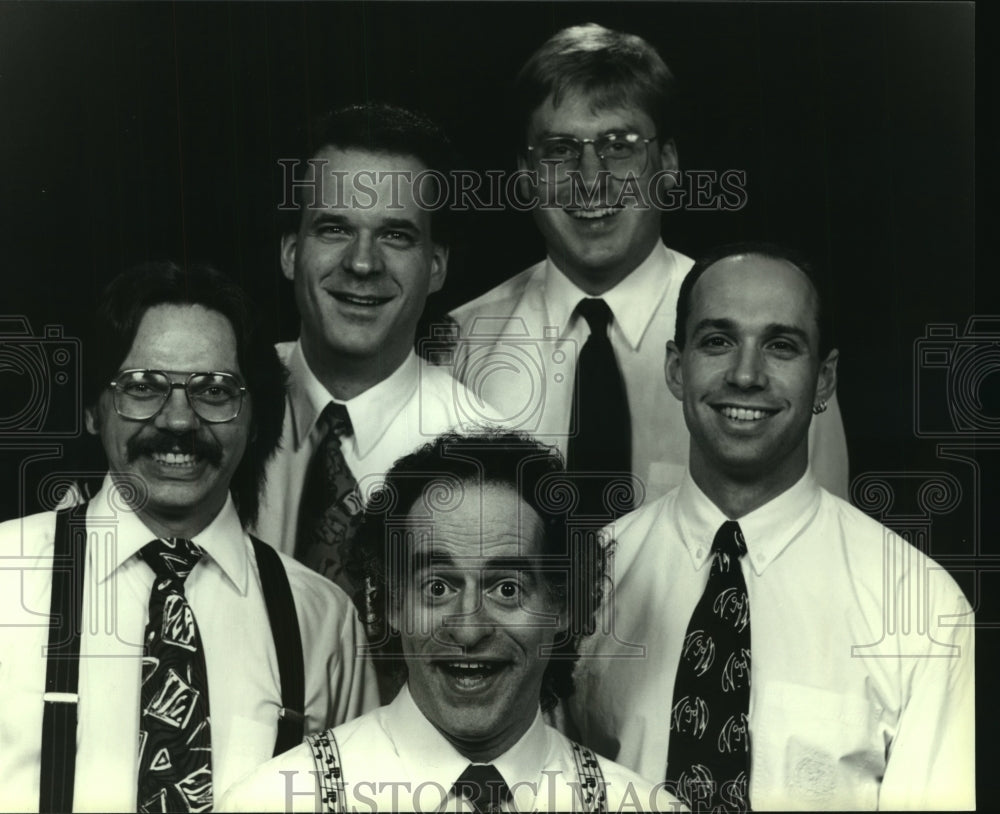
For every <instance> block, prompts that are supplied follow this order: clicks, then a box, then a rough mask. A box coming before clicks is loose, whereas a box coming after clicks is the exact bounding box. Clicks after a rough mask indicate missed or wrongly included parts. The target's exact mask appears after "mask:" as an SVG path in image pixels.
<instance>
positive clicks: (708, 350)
mask: <svg viewBox="0 0 1000 814" xmlns="http://www.w3.org/2000/svg"><path fill="white" fill-rule="evenodd" d="M820 282H821V279H820V278H819V277H818V275H817V273H816V272H815V271H814V270H813V269H812V267H811V265H810V264H809V263H807V262H806V261H804V260H803V259H802V258H800V257H798V256H797V255H796V254H795V253H793V252H790V251H788V250H787V249H784V248H781V247H777V246H771V245H767V244H743V245H737V246H729V247H723V248H721V249H719V250H716V251H714V252H712V253H710V254H709V255H707V256H706V257H704V258H703V259H701V260H699V262H697V263H696V264H695V265H694V267H693V268H692V269H691V272H690V274H689V275H688V276H687V277H686V278H685V280H684V283H683V285H682V286H681V291H680V295H679V297H678V301H677V330H676V335H675V337H674V339H672V340H671V341H670V342H669V344H668V345H667V364H666V380H667V386H668V388H669V390H670V392H671V393H672V394H673V396H674V397H675V398H676V399H677V400H678V401H679V402H680V403H681V406H682V409H683V413H684V420H685V421H686V422H687V426H688V429H689V430H690V434H691V442H690V443H691V450H690V466H689V469H688V471H687V472H686V473H685V475H684V478H683V480H682V482H681V484H680V486H679V487H678V488H677V489H674V490H673V491H671V492H669V493H668V494H667V495H665V496H664V497H662V498H660V499H659V500H656V501H653V502H652V503H649V504H647V505H646V506H644V507H643V508H641V509H639V510H637V511H635V512H633V513H631V514H629V515H626V516H625V517H623V518H621V519H619V520H618V521H617V522H616V523H615V524H614V525H613V526H612V527H611V529H610V531H611V533H612V534H613V535H614V536H615V538H616V546H615V573H614V583H615V588H614V593H613V597H614V599H613V601H612V602H611V603H610V604H609V606H608V609H607V610H608V613H609V614H610V615H609V623H610V624H612V625H613V630H614V636H607V635H595V636H593V637H590V638H589V639H588V640H587V641H586V642H585V643H584V645H583V646H582V648H581V650H582V653H583V655H582V656H581V660H580V663H579V669H578V670H577V674H576V676H575V678H576V681H577V694H576V695H575V696H574V697H573V698H572V699H571V700H570V707H571V711H572V718H573V720H574V721H575V722H576V724H577V725H578V728H579V734H580V736H581V737H582V739H583V742H584V743H586V744H587V745H588V746H590V747H591V748H593V749H595V750H596V751H598V752H600V753H601V754H606V755H608V756H609V757H612V758H614V759H615V760H618V761H619V762H621V763H623V764H624V765H626V766H629V767H630V768H632V769H634V770H635V771H637V772H639V773H640V774H642V775H643V776H644V777H647V778H649V779H651V780H653V779H660V780H665V781H666V782H668V783H669V784H670V787H671V788H672V789H673V790H675V793H676V794H677V796H679V797H681V799H683V800H685V801H686V802H687V803H688V804H689V805H690V806H691V810H692V811H747V810H750V809H754V810H811V811H816V810H824V811H827V810H840V811H856V810H874V809H888V810H897V809H907V810H914V809H916V810H941V809H961V810H965V809H970V808H972V809H974V808H975V783H974V774H975V769H974V767H975V723H974V710H975V686H974V680H975V672H974V658H975V657H974V636H973V632H974V624H975V621H974V617H973V613H972V609H971V608H970V606H969V603H968V601H967V600H966V598H965V596H964V594H963V593H962V590H961V589H960V588H959V586H958V585H957V584H956V582H955V580H954V579H953V578H952V577H951V575H950V574H948V572H947V571H945V570H944V569H943V568H942V567H941V566H940V565H938V564H937V563H935V562H934V561H933V560H931V559H930V558H929V557H927V556H926V555H925V554H923V553H922V552H920V551H918V550H917V548H915V547H914V546H912V545H911V544H910V543H908V542H906V541H905V540H903V539H901V538H900V537H898V536H896V535H895V534H894V533H893V532H892V531H891V530H889V529H887V528H885V527H883V526H881V525H880V524H879V523H877V522H875V521H874V520H872V519H871V518H870V517H868V516H867V515H866V514H864V513H862V512H861V511H859V510H857V509H855V508H854V507H852V506H850V505H849V504H848V503H846V502H845V501H843V500H841V499H839V498H837V497H835V496H833V495H832V494H830V493H829V492H827V491H826V490H825V489H823V488H821V487H820V485H819V484H818V482H817V479H816V478H815V476H814V475H813V473H812V472H811V471H810V469H809V455H808V450H807V443H808V436H809V425H810V423H811V422H812V421H813V420H814V416H815V414H816V413H817V412H819V411H820V410H821V408H822V407H823V405H824V404H825V403H827V402H829V400H830V398H831V397H832V396H833V393H834V390H835V388H836V385H837V361H838V352H837V350H836V345H835V343H834V338H833V336H832V324H831V320H830V317H829V314H828V313H827V311H826V310H825V309H826V305H825V303H826V301H825V300H824V298H823V296H822V290H821V288H820ZM637 653H638V654H639V657H635V656H636V654H637ZM629 656H633V657H631V658H630V657H629Z"/></svg>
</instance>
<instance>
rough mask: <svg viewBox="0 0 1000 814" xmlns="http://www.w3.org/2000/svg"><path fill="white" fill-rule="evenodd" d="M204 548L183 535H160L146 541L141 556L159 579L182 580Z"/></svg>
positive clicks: (198, 558) (186, 576)
mask: <svg viewBox="0 0 1000 814" xmlns="http://www.w3.org/2000/svg"><path fill="white" fill-rule="evenodd" d="M204 554H205V550H204V549H203V548H202V547H201V546H200V545H198V544H197V543H196V542H194V541H193V540H185V539H184V538H183V537H160V538H157V539H156V540H153V541H152V542H151V543H146V545H144V546H143V547H142V548H141V549H140V550H139V556H141V557H142V558H143V559H144V560H145V561H146V562H147V563H148V564H149V567H150V568H152V569H153V572H154V573H155V574H156V576H157V577H159V578H160V579H171V580H173V579H177V580H180V582H182V583H183V582H184V580H186V579H187V578H188V574H190V573H191V570H192V569H193V568H194V567H195V565H196V564H197V562H198V560H200V559H201V558H202V557H203V556H204Z"/></svg>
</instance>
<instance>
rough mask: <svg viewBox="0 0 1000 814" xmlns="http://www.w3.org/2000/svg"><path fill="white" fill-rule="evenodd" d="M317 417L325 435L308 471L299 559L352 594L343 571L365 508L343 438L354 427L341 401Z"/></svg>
mask: <svg viewBox="0 0 1000 814" xmlns="http://www.w3.org/2000/svg"><path fill="white" fill-rule="evenodd" d="M317 421H318V422H319V423H320V424H321V425H324V426H325V428H326V434H325V436H324V437H323V440H322V441H321V442H320V444H319V446H318V447H317V448H316V454H315V455H314V456H313V459H312V462H311V463H310V464H309V471H308V472H307V473H306V482H305V486H304V487H303V490H302V503H301V505H300V508H299V532H298V540H297V541H296V548H295V557H296V559H298V560H299V561H301V562H304V563H305V564H306V565H308V566H309V567H310V568H312V569H313V570H314V571H317V572H318V573H320V574H323V576H325V577H326V578H327V579H330V580H332V581H333V582H336V583H337V584H338V585H339V586H340V587H341V588H343V589H344V590H345V591H347V593H348V595H350V596H353V593H354V586H353V585H352V584H351V581H350V579H349V578H348V576H347V573H346V572H345V570H344V564H345V563H344V543H345V542H346V541H347V540H348V539H349V538H350V537H351V535H353V534H354V531H355V530H356V529H357V527H358V524H359V522H360V520H361V510H362V508H363V506H362V504H361V497H360V495H359V494H358V484H357V481H356V480H355V479H354V475H352V474H351V470H350V467H348V465H347V461H345V460H344V453H343V452H342V451H341V449H340V440H341V438H347V437H349V436H350V435H352V434H353V432H354V429H353V428H352V427H351V419H350V416H349V415H348V414H347V408H346V407H345V406H344V405H343V404H334V403H332V402H331V403H330V404H328V405H327V406H326V408H325V409H324V410H323V412H322V413H321V414H320V417H319V418H318V419H317Z"/></svg>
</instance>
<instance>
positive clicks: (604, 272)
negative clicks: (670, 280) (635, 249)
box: [549, 235, 660, 297]
mask: <svg viewBox="0 0 1000 814" xmlns="http://www.w3.org/2000/svg"><path fill="white" fill-rule="evenodd" d="M659 239H660V238H659V236H658V235H657V236H655V238H654V240H653V241H652V242H651V243H650V244H649V246H647V247H645V251H643V252H641V253H638V257H639V260H638V261H636V260H634V259H632V258H627V259H626V260H625V261H624V262H622V263H620V264H613V265H608V266H594V267H590V266H580V265H577V264H575V263H573V262H572V261H571V260H570V259H569V258H568V257H565V256H564V255H562V254H558V253H555V252H551V251H550V252H549V257H550V258H551V259H552V262H553V263H555V266H556V268H558V269H559V271H561V272H562V273H563V274H565V275H566V277H567V278H568V279H569V280H570V281H571V282H572V283H573V284H574V285H575V286H576V287H577V288H579V289H580V290H581V291H583V292H584V293H585V294H586V295H587V296H589V297H601V296H603V295H604V294H606V293H607V292H609V291H610V290H611V289H612V288H614V287H615V286H617V285H618V284H619V283H620V282H621V281H622V280H624V279H625V278H626V277H628V276H629V275H630V274H631V273H632V272H633V271H635V270H636V269H637V268H639V266H641V265H642V264H643V263H644V262H646V259H647V258H648V257H649V255H650V254H652V252H653V249H654V248H655V247H656V243H657V241H659Z"/></svg>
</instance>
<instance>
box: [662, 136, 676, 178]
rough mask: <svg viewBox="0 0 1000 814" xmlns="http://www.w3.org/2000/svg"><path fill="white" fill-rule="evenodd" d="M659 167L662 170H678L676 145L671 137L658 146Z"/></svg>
mask: <svg viewBox="0 0 1000 814" xmlns="http://www.w3.org/2000/svg"><path fill="white" fill-rule="evenodd" d="M660 168H661V169H664V170H675V171H676V170H679V169H680V168H681V165H680V161H679V160H678V159H677V145H676V144H675V143H674V140H673V139H667V140H666V141H665V142H663V146H662V147H660Z"/></svg>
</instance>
